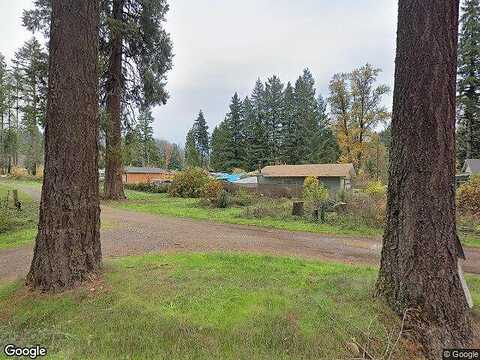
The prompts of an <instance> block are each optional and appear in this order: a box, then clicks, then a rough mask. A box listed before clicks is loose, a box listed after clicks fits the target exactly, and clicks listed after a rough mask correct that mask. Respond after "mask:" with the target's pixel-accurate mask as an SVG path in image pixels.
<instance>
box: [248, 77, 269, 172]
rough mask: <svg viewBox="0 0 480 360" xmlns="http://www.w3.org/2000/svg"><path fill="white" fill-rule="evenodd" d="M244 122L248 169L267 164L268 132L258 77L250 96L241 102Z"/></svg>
mask: <svg viewBox="0 0 480 360" xmlns="http://www.w3.org/2000/svg"><path fill="white" fill-rule="evenodd" d="M243 107H244V111H243V112H244V117H245V119H246V120H245V123H246V136H245V138H246V141H247V146H246V151H247V154H246V155H247V156H246V157H247V166H248V168H249V170H254V169H258V168H261V167H263V166H265V165H267V164H268V160H269V156H268V145H267V144H268V133H267V129H266V121H265V119H266V105H265V87H264V85H263V83H262V81H261V80H260V79H258V80H257V82H256V83H255V88H254V89H253V93H252V98H251V100H250V99H246V101H244V104H243Z"/></svg>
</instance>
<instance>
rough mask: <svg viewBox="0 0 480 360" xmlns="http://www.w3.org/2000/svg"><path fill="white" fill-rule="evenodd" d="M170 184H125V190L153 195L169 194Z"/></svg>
mask: <svg viewBox="0 0 480 360" xmlns="http://www.w3.org/2000/svg"><path fill="white" fill-rule="evenodd" d="M168 188H169V184H155V183H139V184H125V189H128V190H133V191H141V192H146V193H153V194H165V193H167V192H168Z"/></svg>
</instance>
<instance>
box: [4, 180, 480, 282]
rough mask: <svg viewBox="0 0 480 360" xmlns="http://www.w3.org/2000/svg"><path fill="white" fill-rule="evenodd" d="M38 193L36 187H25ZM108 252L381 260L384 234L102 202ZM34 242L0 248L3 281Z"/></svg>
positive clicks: (25, 262)
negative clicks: (233, 221) (311, 229)
mask: <svg viewBox="0 0 480 360" xmlns="http://www.w3.org/2000/svg"><path fill="white" fill-rule="evenodd" d="M22 190H23V191H25V192H28V193H29V194H31V195H32V196H34V197H36V198H38V189H26V188H25V189H22ZM102 219H103V220H104V221H106V222H107V223H108V224H112V226H108V227H107V229H103V230H102V234H101V240H102V249H103V255H104V257H119V256H127V255H141V254H145V253H148V252H160V253H166V252H178V251H181V252H188V251H202V252H208V251H238V252H248V253H257V254H269V255H282V256H297V257H302V258H309V259H320V260H331V261H336V262H344V263H355V264H359V263H360V264H370V265H378V263H379V259H380V251H381V239H380V238H373V237H369V238H358V237H355V238H353V237H340V236H328V235H321V234H312V233H303V232H289V231H283V230H270V229H263V228H258V227H254V226H244V225H230V224H217V223H212V222H207V221H198V220H189V219H180V218H173V217H164V216H158V215H150V214H144V213H139V212H131V211H126V210H120V209H115V208H109V207H102ZM32 249H33V247H32V246H26V247H21V248H17V249H6V250H0V281H2V282H3V281H5V280H12V279H16V278H19V277H24V276H25V275H26V273H27V271H28V267H29V265H30V261H31V257H32V252H33V250H32ZM466 253H467V257H468V260H467V262H466V264H465V270H466V271H467V272H470V273H476V274H480V249H478V248H469V249H467V251H466Z"/></svg>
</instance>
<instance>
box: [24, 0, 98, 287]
mask: <svg viewBox="0 0 480 360" xmlns="http://www.w3.org/2000/svg"><path fill="white" fill-rule="evenodd" d="M99 9H100V7H99V0H83V1H77V0H53V1H52V22H51V30H50V64H49V81H48V104H47V118H46V126H45V176H44V181H43V188H42V198H41V204H40V220H39V225H38V235H37V238H36V243H35V250H34V256H33V260H32V264H31V267H30V272H29V274H28V276H27V284H29V285H30V286H32V287H33V288H35V289H39V290H42V291H59V290H63V289H66V288H71V287H74V286H76V285H77V284H79V283H81V282H82V281H85V280H86V279H88V278H90V276H91V275H92V274H94V273H95V272H97V271H98V270H99V269H100V267H101V257H102V256H101V246H100V206H99V190H98V132H99V114H98V65H97V64H98V32H99Z"/></svg>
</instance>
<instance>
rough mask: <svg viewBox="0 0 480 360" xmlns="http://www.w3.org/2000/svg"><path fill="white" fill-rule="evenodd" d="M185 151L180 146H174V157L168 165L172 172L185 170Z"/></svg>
mask: <svg viewBox="0 0 480 360" xmlns="http://www.w3.org/2000/svg"><path fill="white" fill-rule="evenodd" d="M183 162H184V159H183V150H182V148H181V147H180V146H179V145H178V144H175V143H174V144H172V157H171V160H170V163H169V164H168V169H170V170H181V169H182V168H183Z"/></svg>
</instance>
